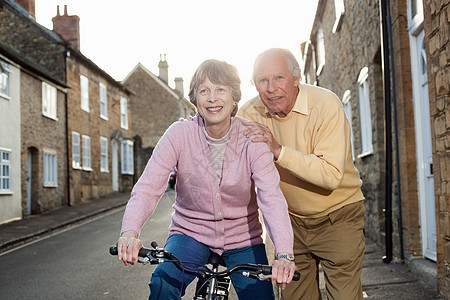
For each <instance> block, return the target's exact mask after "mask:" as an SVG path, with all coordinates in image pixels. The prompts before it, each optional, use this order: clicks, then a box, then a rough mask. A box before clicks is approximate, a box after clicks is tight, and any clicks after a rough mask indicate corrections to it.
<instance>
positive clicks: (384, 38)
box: [379, 0, 392, 263]
mask: <svg viewBox="0 0 450 300" xmlns="http://www.w3.org/2000/svg"><path fill="white" fill-rule="evenodd" d="M379 4H380V22H381V46H382V47H381V59H382V71H383V87H384V123H385V125H384V130H385V132H384V145H385V155H386V177H385V185H386V186H385V216H384V221H385V233H386V235H385V244H386V255H385V256H384V257H383V262H385V263H390V262H391V261H392V131H391V95H390V93H391V86H390V78H389V60H388V57H387V55H389V42H388V25H387V24H388V22H387V18H386V17H387V5H386V0H380V3H379Z"/></svg>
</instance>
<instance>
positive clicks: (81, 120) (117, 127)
mask: <svg viewBox="0 0 450 300" xmlns="http://www.w3.org/2000/svg"><path fill="white" fill-rule="evenodd" d="M79 20H80V19H79V17H78V16H73V15H69V14H68V13H67V6H64V14H60V11H59V6H58V8H57V15H56V16H55V17H54V18H52V21H53V30H54V31H55V32H57V33H58V34H60V35H61V36H62V37H63V38H64V40H66V41H69V43H70V44H69V46H68V47H67V50H66V58H65V65H66V76H67V84H68V85H69V86H70V89H69V90H68V92H67V111H68V117H67V124H68V125H67V127H68V158H69V161H70V162H71V163H70V167H69V186H70V194H69V201H70V203H72V204H73V203H77V202H80V201H84V200H87V199H95V198H99V197H101V196H105V195H108V194H111V193H112V192H117V191H129V190H130V188H131V186H132V184H133V174H134V163H133V161H134V158H133V155H134V154H133V139H132V123H131V114H130V112H129V104H130V95H131V94H130V92H129V91H128V90H127V89H126V88H125V87H124V85H122V84H121V83H120V82H118V81H116V80H115V79H113V78H112V77H111V76H110V75H109V74H107V73H106V72H105V71H103V70H102V69H100V68H99V67H98V66H97V65H96V64H95V63H93V62H92V61H91V60H89V59H88V58H87V57H85V56H84V55H83V54H82V53H81V52H80V48H79V47H80V34H79Z"/></svg>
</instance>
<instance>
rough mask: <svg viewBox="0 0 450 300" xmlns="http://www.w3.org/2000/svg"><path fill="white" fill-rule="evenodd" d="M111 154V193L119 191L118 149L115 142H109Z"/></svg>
mask: <svg viewBox="0 0 450 300" xmlns="http://www.w3.org/2000/svg"><path fill="white" fill-rule="evenodd" d="M111 154H112V159H111V161H112V189H113V191H115V192H117V191H119V149H118V143H117V141H116V140H113V141H112V142H111Z"/></svg>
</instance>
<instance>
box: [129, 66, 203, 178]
mask: <svg viewBox="0 0 450 300" xmlns="http://www.w3.org/2000/svg"><path fill="white" fill-rule="evenodd" d="M158 66H159V76H156V75H154V74H153V73H152V72H151V71H150V70H148V69H147V68H145V67H144V66H143V65H142V64H140V63H139V64H137V65H136V67H135V68H134V69H133V70H132V71H131V72H130V73H129V74H128V75H127V76H126V77H125V79H124V80H123V84H124V85H125V86H126V87H127V88H128V89H129V90H131V91H132V92H133V97H132V102H131V104H130V110H131V114H132V115H133V120H132V127H133V137H134V140H135V146H136V147H135V154H136V155H135V163H136V165H135V167H136V170H135V171H136V174H135V175H136V178H135V180H137V179H138V178H139V176H140V175H141V173H142V171H143V170H144V168H145V165H146V164H147V161H148V159H149V158H150V156H151V154H152V152H153V149H154V148H155V146H156V144H157V143H158V141H159V139H160V138H161V136H162V135H163V134H164V132H165V131H166V129H167V128H168V127H169V126H170V125H171V124H172V123H173V122H175V121H177V120H178V119H179V118H180V117H186V116H187V115H192V116H194V115H195V114H196V108H195V107H194V106H193V105H192V104H191V103H190V102H189V101H188V100H187V99H186V98H184V96H183V94H184V91H183V79H182V78H180V77H176V78H175V90H174V89H172V88H170V87H169V85H168V82H167V81H168V67H169V66H168V64H167V61H166V59H165V57H164V59H163V58H162V57H161V60H160V62H159V65H158Z"/></svg>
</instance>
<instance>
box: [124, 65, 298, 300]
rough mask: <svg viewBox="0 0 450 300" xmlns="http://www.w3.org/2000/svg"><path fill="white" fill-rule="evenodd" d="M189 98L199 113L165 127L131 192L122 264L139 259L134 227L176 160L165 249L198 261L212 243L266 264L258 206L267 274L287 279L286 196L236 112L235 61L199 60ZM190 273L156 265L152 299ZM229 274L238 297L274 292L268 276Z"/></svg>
mask: <svg viewBox="0 0 450 300" xmlns="http://www.w3.org/2000/svg"><path fill="white" fill-rule="evenodd" d="M189 98H190V101H191V102H192V103H193V104H194V105H195V106H196V107H197V110H198V115H197V116H196V117H195V118H194V119H193V121H192V122H176V123H174V124H172V125H171V126H170V127H169V128H168V129H167V131H166V132H165V134H164V135H163V137H162V138H161V139H160V141H159V142H158V145H157V146H156V148H155V150H154V151H153V155H152V157H151V158H150V160H149V162H148V164H147V166H146V168H145V170H144V172H143V173H142V176H141V177H140V179H139V181H138V182H137V183H136V185H135V186H134V188H133V191H132V192H131V199H130V201H129V202H128V205H127V207H126V211H125V214H124V217H123V223H122V230H121V235H120V238H119V241H118V249H119V259H120V260H122V261H123V262H124V263H125V265H129V264H131V265H134V264H135V263H136V262H137V259H138V258H137V256H138V251H139V249H140V248H141V247H142V243H141V241H140V240H139V239H138V237H139V234H140V230H141V228H142V226H143V225H144V223H145V221H146V220H147V219H148V218H149V216H150V215H151V214H152V213H153V211H154V210H155V207H156V205H157V203H158V201H159V199H160V198H161V196H162V195H163V193H164V191H165V188H166V186H167V178H168V176H169V174H170V172H171V171H172V170H173V168H174V167H175V166H176V168H177V170H178V178H177V187H176V191H177V194H176V201H175V204H174V205H173V208H174V210H175V211H174V213H173V215H172V223H171V225H170V228H169V231H170V233H169V237H168V239H167V242H166V245H165V249H166V250H167V251H170V252H172V253H173V254H174V255H175V256H176V257H178V258H179V259H180V260H181V261H185V262H190V263H193V264H199V265H203V264H205V263H206V261H207V259H208V257H209V256H210V254H211V251H213V252H216V253H218V254H220V255H222V257H223V259H224V261H225V263H226V264H227V266H231V265H234V264H237V263H256V264H267V263H268V261H267V256H266V251H265V246H264V244H263V241H262V238H261V233H262V226H261V224H260V222H259V217H258V216H259V214H258V208H259V209H260V210H261V212H262V214H263V217H264V221H265V224H266V227H267V230H268V233H269V235H270V237H271V239H272V241H273V242H274V244H275V248H276V251H277V254H278V259H277V260H276V261H275V262H274V263H273V271H272V282H273V283H278V284H281V285H282V287H284V286H286V284H287V283H289V282H290V281H291V279H292V276H293V273H294V271H295V265H294V263H293V262H292V261H291V260H290V259H291V258H292V253H293V250H292V248H293V234H292V227H291V224H290V221H289V216H288V211H287V205H286V200H285V198H284V197H283V194H282V192H281V190H280V187H279V180H280V178H279V175H278V172H277V170H276V168H275V166H274V163H273V156H272V153H271V152H270V150H269V148H268V146H267V145H266V144H260V143H252V142H251V141H250V140H249V139H247V138H246V137H245V136H244V135H243V132H244V131H245V130H246V129H247V128H246V126H244V125H242V122H244V121H245V120H244V119H242V118H240V117H235V114H236V112H237V104H238V101H239V100H240V98H241V91H240V80H239V76H238V73H237V70H236V68H235V67H234V66H232V65H230V64H228V63H226V62H224V61H218V60H207V61H205V62H203V63H202V64H201V65H200V66H199V68H198V69H197V70H196V72H195V74H194V75H193V77H192V81H191V85H190V91H189ZM255 187H256V188H257V193H256V191H255ZM194 278H195V277H194V276H193V275H191V274H189V273H184V274H183V272H182V271H180V270H179V269H178V268H176V267H175V266H174V265H173V264H170V263H166V264H161V265H158V266H157V267H156V269H155V271H154V273H153V275H152V278H151V281H150V283H149V285H150V299H178V298H179V296H180V294H181V295H184V291H185V288H186V286H187V285H188V284H189V283H190V282H192V280H194ZM231 280H232V283H233V286H234V288H235V290H236V293H237V294H238V296H239V298H240V299H273V298H274V296H273V289H272V285H271V283H270V282H268V281H258V280H256V279H251V278H246V277H244V276H241V275H239V274H235V275H232V276H231Z"/></svg>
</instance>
